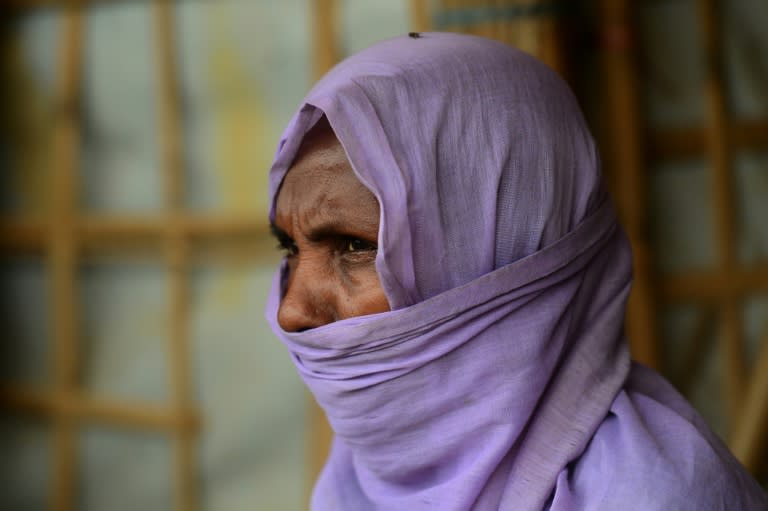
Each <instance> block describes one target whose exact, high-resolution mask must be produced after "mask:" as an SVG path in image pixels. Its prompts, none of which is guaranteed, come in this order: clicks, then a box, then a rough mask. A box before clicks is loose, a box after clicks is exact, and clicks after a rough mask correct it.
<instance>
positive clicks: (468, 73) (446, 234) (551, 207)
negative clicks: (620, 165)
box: [267, 33, 768, 511]
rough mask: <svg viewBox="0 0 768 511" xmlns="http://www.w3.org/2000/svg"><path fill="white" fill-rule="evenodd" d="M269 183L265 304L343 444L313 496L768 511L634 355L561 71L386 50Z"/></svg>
mask: <svg viewBox="0 0 768 511" xmlns="http://www.w3.org/2000/svg"><path fill="white" fill-rule="evenodd" d="M270 180H271V181H270V184H271V190H270V192H271V196H272V199H273V201H272V209H271V213H270V215H271V220H272V222H273V227H274V231H275V234H276V235H277V237H278V239H279V241H280V244H281V246H282V247H283V248H284V249H285V250H286V252H287V258H286V261H285V263H284V264H283V266H282V267H281V269H280V271H279V272H278V273H277V275H276V277H275V281H274V285H273V289H272V291H271V295H270V300H269V304H268V306H267V317H268V319H269V321H270V322H271V325H272V328H273V329H274V331H275V332H276V333H277V335H278V336H279V337H280V338H281V340H282V341H283V342H284V343H285V344H286V345H287V347H288V349H289V350H290V353H291V355H292V356H293V359H294V361H295V364H296V367H297V368H298V370H299V372H300V373H301V376H302V377H303V378H304V380H305V381H306V383H307V385H308V386H309V387H310V389H311V390H312V392H313V393H314V395H315V397H316V399H317V401H318V403H320V405H321V406H322V407H323V408H324V410H325V412H326V414H327V416H328V419H329V421H330V424H331V426H332V427H333V430H334V432H335V434H336V437H335V441H334V444H333V447H332V450H331V454H330V456H329V459H328V462H327V464H326V466H325V468H324V470H323V472H322V474H321V476H320V478H319V480H318V482H317V485H316V487H315V490H314V493H313V497H312V509H315V510H374V509H376V510H398V511H400V510H402V511H405V510H407V511H414V510H427V509H429V510H441V511H449V510H468V509H478V510H491V509H493V510H495V509H505V510H516V511H522V510H541V509H551V510H576V509H579V510H581V509H585V510H586V509H589V510H595V509H598V510H616V509H633V510H634V509H643V510H646V509H651V510H684V509H685V510H687V509H691V510H710V509H712V510H714V509H717V510H721V509H723V510H724V509H729V510H736V509H748V510H757V509H768V500H766V496H765V494H764V493H763V491H762V490H761V489H760V488H759V486H758V485H757V484H756V483H755V481H754V480H752V479H751V478H750V477H749V476H748V475H747V474H746V473H745V471H744V470H743V469H742V468H741V467H740V466H739V464H738V462H737V461H736V460H735V459H734V458H733V457H732V456H731V455H730V454H729V453H728V451H727V449H726V448H725V447H724V446H723V445H722V444H721V442H719V441H718V440H717V438H715V436H714V435H713V434H712V433H711V432H710V431H709V430H708V429H707V427H706V426H705V424H704V423H703V422H702V420H701V419H700V418H699V417H698V416H697V415H696V413H695V412H694V411H693V410H692V409H691V407H690V406H689V405H688V404H687V403H685V401H684V400H683V399H682V398H681V397H680V396H679V395H678V394H677V393H676V392H675V391H674V390H673V389H672V388H671V387H670V386H669V385H668V384H667V383H666V382H665V381H664V380H662V378H661V377H659V376H658V375H656V374H655V373H653V372H651V371H650V370H648V369H644V368H642V367H639V366H636V365H632V364H631V363H630V360H629V355H628V353H627V347H626V341H625V338H624V334H623V322H624V313H625V301H626V297H627V294H628V292H629V288H630V281H631V261H630V252H629V247H628V244H627V241H626V238H625V236H624V234H623V232H622V231H621V229H620V228H619V226H618V225H617V222H616V217H615V213H614V211H613V208H612V206H611V204H610V201H609V199H608V197H607V195H606V192H605V190H604V188H603V184H602V181H601V177H600V173H599V161H598V157H597V154H596V150H595V147H594V143H593V141H592V138H591V136H590V134H589V132H588V130H587V128H586V125H585V124H584V121H583V119H582V117H581V114H580V112H579V109H578V107H577V105H576V101H575V100H574V98H573V97H572V95H571V93H570V91H569V90H568V88H567V86H566V85H564V83H563V82H562V81H561V80H560V79H559V78H558V77H557V76H556V75H555V73H553V72H552V71H550V70H548V69H547V68H546V67H545V66H544V65H543V64H541V63H539V62H538V61H536V60H535V59H533V58H531V57H529V56H527V55H525V54H523V53H522V52H519V51H516V50H514V49H513V48H510V47H508V46H505V45H502V44H500V43H496V42H493V41H488V40H485V39H482V38H477V37H471V36H462V35H456V34H437V33H429V34H422V35H421V36H420V37H402V38H397V39H393V40H390V41H385V42H382V43H379V44H377V45H375V46H373V47H372V48H369V49H367V50H365V51H363V52H361V53H358V54H357V55H355V56H353V57H350V58H349V59H347V60H345V61H344V62H342V63H341V64H339V65H338V66H337V67H336V68H334V69H333V70H332V71H331V72H330V73H328V75H326V76H325V77H324V78H323V79H322V80H321V81H320V82H319V83H318V84H317V85H316V86H315V88H314V89H313V90H312V91H311V92H310V93H309V95H308V96H307V98H306V99H305V102H304V104H303V105H302V107H301V108H300V109H299V111H298V112H297V114H296V115H295V116H294V118H293V119H292V121H291V123H290V124H289V126H288V128H287V130H286V132H285V135H284V137H283V139H282V141H281V142H280V146H279V149H278V153H277V156H276V159H275V163H274V165H273V168H272V170H271V174H270Z"/></svg>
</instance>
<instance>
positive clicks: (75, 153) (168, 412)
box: [0, 0, 269, 511]
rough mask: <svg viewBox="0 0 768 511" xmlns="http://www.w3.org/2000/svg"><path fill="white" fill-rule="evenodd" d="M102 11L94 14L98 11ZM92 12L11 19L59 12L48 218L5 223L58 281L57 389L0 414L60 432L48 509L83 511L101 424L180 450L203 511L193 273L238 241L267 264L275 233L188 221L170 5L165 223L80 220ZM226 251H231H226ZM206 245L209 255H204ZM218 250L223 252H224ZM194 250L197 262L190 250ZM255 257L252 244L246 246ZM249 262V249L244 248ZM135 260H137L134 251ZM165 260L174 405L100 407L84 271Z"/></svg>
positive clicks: (20, 393)
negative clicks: (113, 263) (88, 365)
mask: <svg viewBox="0 0 768 511" xmlns="http://www.w3.org/2000/svg"><path fill="white" fill-rule="evenodd" d="M94 3H96V2H94ZM87 4H88V3H87V2H78V1H69V2H62V1H58V2H55V1H47V2H44V1H24V2H20V1H17V2H11V3H10V4H8V5H7V6H6V7H10V8H11V9H15V10H19V11H23V10H24V9H28V8H35V7H40V6H54V7H57V8H58V9H59V18H60V20H61V30H60V36H59V37H60V39H59V41H58V44H57V48H58V51H59V53H58V59H57V65H58V71H57V73H58V78H57V85H56V88H57V89H56V108H55V117H54V149H53V150H54V155H53V156H54V157H53V160H52V161H53V162H55V163H54V168H53V169H52V179H51V182H50V187H51V190H50V197H51V198H52V207H51V211H50V215H49V216H47V217H45V218H40V217H14V218H12V219H11V218H8V219H4V220H0V248H2V251H3V253H4V254H6V255H21V256H31V255H34V256H36V255H43V256H44V257H45V258H46V260H47V262H48V266H49V269H50V279H49V290H50V297H51V310H52V313H53V320H52V329H51V331H52V335H53V339H52V351H53V353H52V355H53V362H54V363H53V368H54V370H53V372H54V374H53V377H52V378H51V382H52V383H51V385H50V386H49V387H48V388H36V387H21V386H18V385H15V386H5V387H3V388H0V406H2V407H3V408H4V410H6V411H10V412H11V413H14V414H22V415H35V416H43V417H45V418H48V419H49V420H50V421H51V424H52V425H53V431H54V442H53V451H54V452H53V472H52V478H51V480H52V481H53V486H54V488H53V491H52V495H51V502H50V507H51V509H55V510H57V511H67V510H71V509H74V508H75V502H76V501H77V495H76V488H77V486H78V481H76V474H77V473H78V470H77V468H78V465H79V462H80V460H79V459H78V456H77V450H78V445H77V436H78V433H79V431H80V430H82V429H83V428H86V427H88V426H89V425H92V424H104V425H107V426H110V427H116V428H121V429H124V428H132V429H138V430H144V431H154V432H157V433H158V434H164V435H167V436H168V437H169V438H170V439H171V440H172V444H173V458H174V461H173V466H174V478H175V479H174V480H175V482H174V486H175V488H174V495H175V508H176V509H178V510H180V511H190V510H194V509H196V508H197V507H198V502H199V501H198V491H197V487H198V484H197V482H198V481H197V474H198V469H197V462H196V455H195V446H196V442H197V437H198V434H199V430H200V427H201V418H200V413H199V410H198V408H197V406H196V405H195V403H194V402H193V398H192V396H191V389H192V381H191V376H190V352H189V345H188V343H189V332H188V328H189V321H190V318H189V295H190V290H189V286H188V281H189V275H188V272H189V267H190V263H191V257H192V255H193V252H194V256H195V258H196V259H197V258H199V257H203V258H206V259H210V256H211V255H213V256H214V257H215V258H216V259H217V260H220V259H221V258H220V255H221V254H222V253H226V255H229V254H230V253H231V250H230V248H231V247H230V245H231V243H230V242H231V241H232V240H233V239H235V240H249V241H254V240H255V241H257V243H256V245H259V246H256V248H255V249H254V248H253V247H251V248H250V252H249V253H251V254H252V253H253V252H254V251H256V252H260V253H263V252H264V249H263V248H261V247H263V246H264V243H263V240H264V239H265V238H266V237H267V236H269V234H268V232H269V231H268V227H267V225H266V223H265V222H263V221H258V220H254V219H253V218H252V217H250V216H245V215H243V216H242V217H232V216H227V217H224V216H200V215H195V214H192V213H190V212H187V211H185V208H184V204H183V197H184V185H185V183H184V173H183V162H182V143H183V141H182V139H181V132H182V130H181V126H180V111H179V83H178V75H177V68H176V66H177V58H176V56H175V33H174V25H175V23H174V10H173V6H172V2H171V1H170V0H155V1H154V2H153V5H152V7H153V18H154V32H155V41H154V44H155V47H154V50H155V51H154V55H148V56H147V58H152V57H153V56H154V57H155V58H156V73H155V75H156V79H157V91H158V94H157V97H158V104H157V112H158V118H157V123H158V127H159V130H158V133H159V136H160V143H161V165H162V166H161V168H162V172H163V177H164V213H163V214H162V215H160V216H158V217H155V218H151V217H150V218H147V217H142V218H133V217H118V216H109V217H104V216H98V215H91V214H85V213H84V212H81V211H78V209H77V206H76V204H77V202H78V201H77V192H76V190H77V189H78V188H79V186H78V182H77V175H78V172H77V171H78V167H79V165H80V155H79V147H80V141H81V124H82V121H81V115H82V114H81V112H80V110H79V105H80V98H81V95H82V87H81V76H82V67H83V62H82V58H83V57H82V55H83V48H84V45H85V44H87V41H85V40H84V37H83V32H84V31H83V18H84V16H85V10H86V9H87V7H88V6H87ZM219 242H223V244H224V245H225V246H224V247H223V250H222V249H221V248H222V247H220V245H221V244H222V243H219ZM201 243H204V244H205V248H199V247H200V244H201ZM217 243H218V244H217ZM193 244H194V245H195V250H194V251H192V250H191V246H192V245H193ZM246 245H247V244H246ZM237 247H238V249H239V254H240V255H239V256H236V257H242V254H243V252H244V251H243V243H242V242H240V243H238V244H237ZM126 248H127V249H129V250H126ZM136 253H138V254H140V255H141V257H152V258H157V257H160V258H163V259H164V260H165V265H166V268H167V272H168V276H169V278H168V286H169V289H168V296H169V297H170V321H169V331H168V343H167V350H168V354H169V361H170V370H169V375H168V378H169V385H170V389H171V399H170V402H169V403H167V404H165V405H154V404H153V405H150V404H146V403H141V402H133V401H125V400H121V399H114V398H109V397H103V396H98V397H97V396H94V395H91V394H90V393H89V391H87V390H86V389H84V388H82V386H81V385H80V384H79V381H78V377H77V375H78V373H79V367H78V360H81V359H82V358H83V353H82V349H81V346H80V343H79V339H80V335H81V332H80V329H79V325H78V320H77V318H78V317H79V310H78V309H79V307H80V304H78V303H77V296H78V293H77V292H76V287H77V276H76V272H77V267H78V265H79V264H80V262H81V261H82V260H83V259H84V258H93V257H97V258H98V257H106V258H109V259H115V258H117V259H123V258H125V257H126V256H128V257H133V256H134V255H135V254H136Z"/></svg>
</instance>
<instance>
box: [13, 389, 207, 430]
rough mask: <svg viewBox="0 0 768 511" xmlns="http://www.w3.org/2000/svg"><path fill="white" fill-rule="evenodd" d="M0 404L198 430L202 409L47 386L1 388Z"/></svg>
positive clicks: (126, 424)
mask: <svg viewBox="0 0 768 511" xmlns="http://www.w3.org/2000/svg"><path fill="white" fill-rule="evenodd" d="M0 407H2V408H3V409H4V410H5V411H6V412H8V411H11V412H13V411H16V412H22V413H26V414H33V415H42V416H46V417H49V416H50V417H52V416H54V415H59V416H67V417H69V418H70V419H72V420H74V421H80V422H88V423H101V424H108V425H112V426H117V427H126V428H131V429H146V430H161V431H175V430H178V429H184V430H190V431H198V430H199V429H200V424H201V419H200V413H199V412H198V411H197V410H195V409H187V410H185V412H184V414H183V416H179V414H178V412H177V411H176V410H172V409H170V408H169V407H168V406H162V405H150V404H144V403H136V402H130V401H119V400H116V399H114V398H109V399H107V398H101V397H94V396H89V395H88V394H86V393H84V392H81V393H73V394H66V393H61V392H58V391H53V390H46V389H34V388H24V387H4V388H0Z"/></svg>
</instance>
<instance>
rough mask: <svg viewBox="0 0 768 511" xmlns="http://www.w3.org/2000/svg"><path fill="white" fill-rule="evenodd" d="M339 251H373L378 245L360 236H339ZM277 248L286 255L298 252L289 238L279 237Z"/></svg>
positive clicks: (356, 252) (358, 252)
mask: <svg viewBox="0 0 768 511" xmlns="http://www.w3.org/2000/svg"><path fill="white" fill-rule="evenodd" d="M339 247H340V252H343V253H345V254H360V253H364V252H374V251H376V250H378V247H377V246H376V244H374V243H370V242H368V241H365V240H361V239H360V238H352V237H349V238H341V239H340V240H339ZM277 249H278V250H280V251H283V252H285V255H286V256H295V255H297V254H298V253H299V249H298V247H297V246H296V243H294V241H293V240H291V239H287V238H286V239H279V240H278V243H277Z"/></svg>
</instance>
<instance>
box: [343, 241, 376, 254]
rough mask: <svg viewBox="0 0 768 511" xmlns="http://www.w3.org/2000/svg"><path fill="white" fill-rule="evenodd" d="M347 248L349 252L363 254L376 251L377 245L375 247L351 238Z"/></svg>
mask: <svg viewBox="0 0 768 511" xmlns="http://www.w3.org/2000/svg"><path fill="white" fill-rule="evenodd" d="M345 248H346V251H347V252H363V251H371V250H376V245H373V244H372V243H369V242H367V241H363V240H361V239H358V238H350V239H349V240H347V244H346V247H345Z"/></svg>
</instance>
